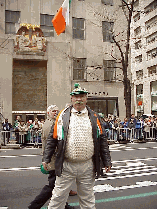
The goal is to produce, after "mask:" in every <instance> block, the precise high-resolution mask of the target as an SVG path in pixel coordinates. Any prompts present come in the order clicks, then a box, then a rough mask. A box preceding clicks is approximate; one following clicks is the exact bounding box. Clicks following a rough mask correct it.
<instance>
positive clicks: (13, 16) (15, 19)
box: [5, 10, 20, 34]
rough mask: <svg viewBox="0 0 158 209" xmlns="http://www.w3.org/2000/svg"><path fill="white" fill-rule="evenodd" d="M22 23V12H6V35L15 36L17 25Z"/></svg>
mask: <svg viewBox="0 0 158 209" xmlns="http://www.w3.org/2000/svg"><path fill="white" fill-rule="evenodd" d="M19 22H20V12H19V11H10V10H6V11H5V33H6V34H15V33H16V29H15V26H16V25H15V24H16V23H19Z"/></svg>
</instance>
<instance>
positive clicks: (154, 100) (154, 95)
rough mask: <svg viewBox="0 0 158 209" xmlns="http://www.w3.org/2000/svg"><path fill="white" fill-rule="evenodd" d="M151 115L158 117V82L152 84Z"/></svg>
mask: <svg viewBox="0 0 158 209" xmlns="http://www.w3.org/2000/svg"><path fill="white" fill-rule="evenodd" d="M150 91H151V113H152V114H154V113H155V115H157V81H152V82H150Z"/></svg>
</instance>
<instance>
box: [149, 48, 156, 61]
mask: <svg viewBox="0 0 158 209" xmlns="http://www.w3.org/2000/svg"><path fill="white" fill-rule="evenodd" d="M156 57H157V48H155V49H152V50H150V51H148V52H147V60H151V59H153V58H156Z"/></svg>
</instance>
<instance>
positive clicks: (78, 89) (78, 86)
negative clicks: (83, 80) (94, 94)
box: [70, 83, 88, 95]
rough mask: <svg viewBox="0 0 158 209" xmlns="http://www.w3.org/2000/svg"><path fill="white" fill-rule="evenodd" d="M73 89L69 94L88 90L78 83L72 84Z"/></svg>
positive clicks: (86, 92) (83, 92)
mask: <svg viewBox="0 0 158 209" xmlns="http://www.w3.org/2000/svg"><path fill="white" fill-rule="evenodd" d="M74 87H75V88H74V90H73V91H72V92H71V93H70V95H76V94H88V91H87V90H86V89H85V88H84V89H82V88H81V86H80V84H79V83H75V84H74Z"/></svg>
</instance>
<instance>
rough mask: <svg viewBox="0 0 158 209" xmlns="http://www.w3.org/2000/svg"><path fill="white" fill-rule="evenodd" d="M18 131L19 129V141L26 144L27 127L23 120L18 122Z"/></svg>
mask: <svg viewBox="0 0 158 209" xmlns="http://www.w3.org/2000/svg"><path fill="white" fill-rule="evenodd" d="M18 131H19V141H20V143H22V144H24V145H26V136H27V131H28V128H27V126H26V124H25V121H24V120H21V121H20V124H19V125H18Z"/></svg>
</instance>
